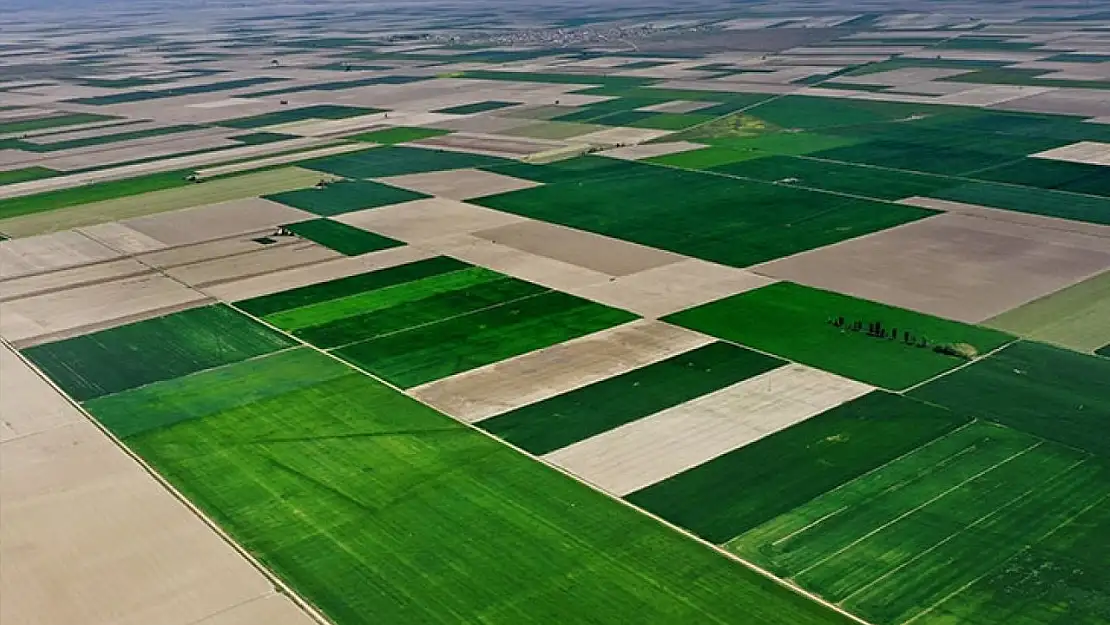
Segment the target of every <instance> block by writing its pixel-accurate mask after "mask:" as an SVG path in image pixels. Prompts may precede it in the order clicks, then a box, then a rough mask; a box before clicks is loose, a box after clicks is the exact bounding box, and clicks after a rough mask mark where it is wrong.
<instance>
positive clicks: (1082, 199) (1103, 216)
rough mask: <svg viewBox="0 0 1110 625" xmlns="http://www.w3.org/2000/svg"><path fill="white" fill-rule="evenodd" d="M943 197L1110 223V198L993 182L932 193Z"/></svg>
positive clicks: (1078, 219) (932, 195)
mask: <svg viewBox="0 0 1110 625" xmlns="http://www.w3.org/2000/svg"><path fill="white" fill-rule="evenodd" d="M929 195H930V197H935V198H937V199H940V200H949V201H953V202H966V203H968V204H979V205H982V206H990V207H992V208H1002V209H1006V210H1011V211H1018V212H1021V213H1032V214H1034V215H1046V216H1048V217H1060V218H1062V219H1075V220H1077V221H1086V222H1090V223H1094V224H1104V225H1110V198H1105V197H1098V196H1093V195H1080V194H1076V193H1066V192H1063V191H1055V190H1052V189H1036V188H1031V187H1023V186H1018V185H1008V184H999V183H993V182H968V183H965V184H962V185H958V186H954V187H950V188H947V189H941V190H938V191H934V192H932V193H930V194H929Z"/></svg>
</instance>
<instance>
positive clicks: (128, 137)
mask: <svg viewBox="0 0 1110 625" xmlns="http://www.w3.org/2000/svg"><path fill="white" fill-rule="evenodd" d="M200 128H201V127H200V126H194V125H188V124H181V125H176V126H162V127H158V128H147V129H145V130H133V131H126V127H124V130H125V132H119V133H116V134H111V135H99V136H95V137H84V138H81V139H69V140H66V141H56V142H54V143H32V142H30V141H18V140H16V141H11V142H8V143H7V144H5V145H6V146H7V147H9V148H13V149H19V150H22V151H24V152H61V151H63V150H74V149H77V148H85V147H89V146H95V145H109V144H112V143H117V142H121V141H134V140H137V139H146V138H149V137H162V136H166V135H172V134H175V133H179V132H186V131H189V130H199V129H200Z"/></svg>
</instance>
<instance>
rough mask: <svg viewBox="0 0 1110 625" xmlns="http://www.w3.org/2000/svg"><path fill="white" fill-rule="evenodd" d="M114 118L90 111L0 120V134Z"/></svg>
mask: <svg viewBox="0 0 1110 625" xmlns="http://www.w3.org/2000/svg"><path fill="white" fill-rule="evenodd" d="M110 119H116V118H115V117H112V116H111V115H94V114H92V113H63V114H61V115H51V116H49V117H36V118H34V119H20V120H15V121H9V122H0V135H9V134H18V133H21V132H34V131H36V130H45V129H47V128H61V127H64V126H76V125H78V124H91V123H93V122H102V121H108V120H110Z"/></svg>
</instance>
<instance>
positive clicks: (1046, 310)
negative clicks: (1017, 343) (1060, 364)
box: [984, 272, 1110, 351]
mask: <svg viewBox="0 0 1110 625" xmlns="http://www.w3.org/2000/svg"><path fill="white" fill-rule="evenodd" d="M1106 319H1110V272H1104V273H1101V274H1099V275H1097V276H1095V277H1093V278H1089V279H1087V280H1084V281H1082V282H1080V283H1078V284H1075V285H1072V286H1070V287H1068V288H1066V289H1062V290H1060V291H1056V292H1055V293H1052V294H1050V295H1046V296H1045V297H1042V298H1040V299H1037V300H1034V301H1032V302H1029V303H1028V304H1026V305H1024V306H1020V307H1018V308H1015V309H1013V310H1011V311H1009V312H1006V313H1003V314H1001V315H998V316H997V317H994V318H992V319H988V320H987V321H985V322H984V325H987V326H990V327H992V328H997V329H999V330H1004V331H1006V332H1010V333H1012V334H1016V335H1018V336H1022V337H1025V338H1030V339H1034V340H1037V341H1044V342H1047V343H1055V344H1057V345H1062V346H1064V347H1069V348H1071V349H1075V350H1079V351H1092V350H1097V349H1099V348H1100V347H1103V346H1105V345H1110V324H1107V323H1106Z"/></svg>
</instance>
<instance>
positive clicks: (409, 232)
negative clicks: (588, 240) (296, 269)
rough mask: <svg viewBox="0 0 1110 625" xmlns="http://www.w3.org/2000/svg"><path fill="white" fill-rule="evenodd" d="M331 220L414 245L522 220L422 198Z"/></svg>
mask: <svg viewBox="0 0 1110 625" xmlns="http://www.w3.org/2000/svg"><path fill="white" fill-rule="evenodd" d="M334 220H335V221H339V222H342V223H345V224H347V225H349V226H354V227H356V228H362V229H363V230H369V231H371V232H376V233H378V234H384V235H385V236H387V237H390V238H393V239H398V240H401V241H405V242H408V243H416V242H420V241H425V240H428V239H435V238H439V237H444V236H450V235H456V234H465V233H469V232H475V231H478V230H485V229H487V228H496V227H498V226H504V225H508V224H513V223H518V222H521V221H524V220H525V218H524V217H518V216H516V215H510V214H508V213H503V212H501V211H496V210H493V209H491V208H484V207H482V206H475V205H473V204H466V203H463V202H459V201H457V200H449V199H446V198H425V199H422V200H413V201H411V202H403V203H401V204H392V205H390V206H382V207H378V208H368V209H366V210H361V211H355V212H352V213H345V214H343V215H338V216H336V217H335V218H334Z"/></svg>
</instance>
